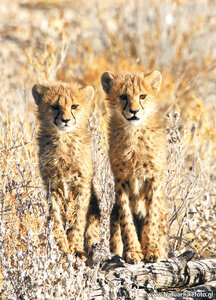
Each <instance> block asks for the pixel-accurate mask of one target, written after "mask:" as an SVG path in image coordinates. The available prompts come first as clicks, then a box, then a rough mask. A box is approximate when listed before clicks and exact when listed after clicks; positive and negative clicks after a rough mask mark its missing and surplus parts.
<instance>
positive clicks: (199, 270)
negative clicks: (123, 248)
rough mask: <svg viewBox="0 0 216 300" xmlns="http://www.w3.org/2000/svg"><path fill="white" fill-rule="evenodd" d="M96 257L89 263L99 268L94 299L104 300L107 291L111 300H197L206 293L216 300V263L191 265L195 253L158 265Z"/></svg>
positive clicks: (206, 262)
mask: <svg viewBox="0 0 216 300" xmlns="http://www.w3.org/2000/svg"><path fill="white" fill-rule="evenodd" d="M93 252H94V251H93ZM95 253H97V250H96V252H95ZM95 253H93V254H92V255H91V260H90V261H89V262H90V263H91V264H94V263H95V262H96V263H97V264H98V272H97V284H96V286H95V287H94V289H93V290H92V293H91V299H103V297H104V290H105V289H108V288H109V289H110V290H109V295H110V297H111V299H114V298H116V296H118V297H119V298H120V299H134V297H135V299H145V298H146V299H147V298H148V297H149V296H150V297H153V298H154V297H156V298H157V296H158V297H160V299H163V297H164V299H182V297H183V296H184V297H185V298H187V299H194V298H196V295H202V293H203V295H207V296H206V299H216V285H215V281H216V259H203V260H197V261H191V259H192V258H193V256H194V254H195V253H194V252H193V251H190V250H188V251H186V252H184V253H183V254H182V255H180V256H178V257H174V258H170V259H167V260H162V261H160V262H157V263H144V262H141V263H139V264H136V265H131V264H127V263H125V262H124V261H123V260H122V259H121V258H120V257H119V256H117V255H113V256H111V257H110V258H108V259H104V258H102V257H100V255H98V254H95ZM99 253H100V252H99ZM102 256H103V255H102ZM96 257H97V258H96ZM207 283H208V284H207ZM192 287H193V288H192ZM112 289H113V290H112ZM183 293H184V294H183ZM114 296H115V297H114ZM193 296H194V297H193ZM200 297H201V296H200ZM197 298H199V296H198V297H197ZM204 298H205V297H203V299H204Z"/></svg>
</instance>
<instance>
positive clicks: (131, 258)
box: [125, 250, 144, 264]
mask: <svg viewBox="0 0 216 300" xmlns="http://www.w3.org/2000/svg"><path fill="white" fill-rule="evenodd" d="M143 258H144V255H143V253H142V252H141V251H134V250H132V251H127V252H126V253H125V260H126V262H127V263H129V264H136V263H138V262H139V261H141V260H142V259H143Z"/></svg>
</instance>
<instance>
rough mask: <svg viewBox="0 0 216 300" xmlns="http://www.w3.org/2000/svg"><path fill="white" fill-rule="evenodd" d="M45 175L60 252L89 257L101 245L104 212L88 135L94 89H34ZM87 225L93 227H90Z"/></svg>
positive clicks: (71, 86) (68, 86)
mask: <svg viewBox="0 0 216 300" xmlns="http://www.w3.org/2000/svg"><path fill="white" fill-rule="evenodd" d="M32 94H33V97H34V99H35V102H36V104H37V117H38V122H39V128H38V136H37V139H38V145H39V162H40V172H41V176H42V178H43V181H44V184H45V186H46V188H47V193H49V192H50V193H51V207H50V214H51V216H52V217H53V218H54V221H55V224H56V232H57V233H58V234H57V235H58V237H59V238H58V244H59V247H60V249H61V250H63V251H65V252H72V253H75V254H77V255H80V256H83V255H84V235H85V237H86V238H85V244H86V247H85V248H86V250H87V251H89V250H90V248H91V245H92V243H95V242H98V241H99V208H98V203H97V199H96V196H95V194H94V192H93V187H92V178H93V165H92V156H91V147H90V134H89V132H88V129H87V125H88V118H89V113H90V106H91V102H92V99H93V96H94V90H93V88H92V87H90V86H88V87H85V88H83V87H81V86H80V85H78V84H77V83H75V82H74V83H71V84H64V83H56V84H54V85H39V84H37V85H35V86H34V87H33V88H32ZM87 219H88V222H87Z"/></svg>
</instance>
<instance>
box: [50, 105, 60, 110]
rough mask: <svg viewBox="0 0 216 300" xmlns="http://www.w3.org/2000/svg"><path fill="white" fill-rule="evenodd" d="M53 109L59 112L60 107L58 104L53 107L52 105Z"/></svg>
mask: <svg viewBox="0 0 216 300" xmlns="http://www.w3.org/2000/svg"><path fill="white" fill-rule="evenodd" d="M51 107H52V109H54V110H59V105H58V104H53V105H51Z"/></svg>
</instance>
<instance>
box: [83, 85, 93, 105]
mask: <svg viewBox="0 0 216 300" xmlns="http://www.w3.org/2000/svg"><path fill="white" fill-rule="evenodd" d="M84 92H85V95H86V97H87V98H88V100H90V101H92V100H93V98H94V88H93V87H92V86H91V85H88V86H87V87H85V88H84Z"/></svg>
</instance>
